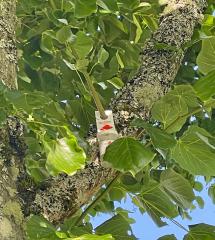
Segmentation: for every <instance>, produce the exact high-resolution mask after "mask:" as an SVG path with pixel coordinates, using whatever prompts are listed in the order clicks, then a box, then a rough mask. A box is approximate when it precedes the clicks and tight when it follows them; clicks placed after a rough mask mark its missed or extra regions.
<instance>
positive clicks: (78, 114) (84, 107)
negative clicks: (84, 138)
mask: <svg viewBox="0 0 215 240" xmlns="http://www.w3.org/2000/svg"><path fill="white" fill-rule="evenodd" d="M69 104H70V107H71V111H72V113H73V114H74V120H76V122H77V123H78V124H79V125H80V126H81V127H82V129H83V131H85V132H86V131H87V130H88V129H89V126H90V124H92V123H94V122H95V108H94V106H93V105H91V104H90V103H89V102H88V101H86V100H85V99H83V98H81V99H79V100H72V101H70V102H69ZM82 129H81V130H82Z"/></svg>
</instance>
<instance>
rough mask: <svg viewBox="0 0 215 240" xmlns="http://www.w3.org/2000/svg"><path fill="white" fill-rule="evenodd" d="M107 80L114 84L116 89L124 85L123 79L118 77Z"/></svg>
mask: <svg viewBox="0 0 215 240" xmlns="http://www.w3.org/2000/svg"><path fill="white" fill-rule="evenodd" d="M107 82H109V83H110V84H112V85H113V86H114V87H115V88H116V89H121V88H122V87H123V86H124V83H123V81H122V80H121V78H118V77H114V78H111V79H110V80H107Z"/></svg>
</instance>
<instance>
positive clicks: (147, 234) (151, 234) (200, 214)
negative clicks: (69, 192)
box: [93, 177, 215, 240]
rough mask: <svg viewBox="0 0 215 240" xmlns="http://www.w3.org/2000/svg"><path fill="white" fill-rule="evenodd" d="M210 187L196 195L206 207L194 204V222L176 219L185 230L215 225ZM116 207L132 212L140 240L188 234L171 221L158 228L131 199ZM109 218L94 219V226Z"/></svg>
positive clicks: (214, 212)
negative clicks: (208, 191) (191, 227)
mask: <svg viewBox="0 0 215 240" xmlns="http://www.w3.org/2000/svg"><path fill="white" fill-rule="evenodd" d="M198 181H201V182H203V178H200V177H199V178H198ZM208 187H209V185H206V186H204V190H203V191H202V192H201V193H199V192H196V195H199V196H201V197H202V198H203V199H204V201H205V206H204V208H203V209H200V208H199V207H198V205H197V203H196V202H194V204H195V205H196V206H197V207H196V209H194V210H193V211H192V212H191V213H190V215H191V217H192V220H182V219H181V217H178V218H176V220H177V221H178V222H179V223H180V224H181V225H183V226H184V227H185V228H188V225H192V224H198V223H207V224H211V225H215V205H214V204H213V203H212V201H211V199H210V198H209V197H208V193H207V190H208ZM116 206H117V207H118V206H120V207H122V208H124V209H127V210H130V211H132V213H131V214H129V215H130V216H131V217H132V218H134V219H135V220H136V223H135V224H133V225H132V229H133V232H134V234H135V236H136V237H137V238H138V239H139V240H157V239H158V238H159V237H161V236H163V235H166V234H175V236H176V237H177V240H182V239H183V236H184V235H185V234H186V232H185V231H184V230H182V229H181V228H179V227H178V226H176V225H175V224H174V223H172V222H171V221H169V220H166V222H167V223H168V225H167V226H165V227H162V228H158V227H157V226H156V225H155V224H154V222H153V221H152V220H151V218H150V217H149V216H148V215H147V214H144V215H142V214H141V213H140V212H139V210H138V208H137V207H136V206H134V205H133V203H132V202H131V199H129V198H127V200H126V202H123V201H122V203H116ZM108 218H110V215H107V214H101V215H100V216H99V217H96V218H94V219H93V225H94V226H98V225H99V224H101V223H102V222H103V221H105V220H107V219H108Z"/></svg>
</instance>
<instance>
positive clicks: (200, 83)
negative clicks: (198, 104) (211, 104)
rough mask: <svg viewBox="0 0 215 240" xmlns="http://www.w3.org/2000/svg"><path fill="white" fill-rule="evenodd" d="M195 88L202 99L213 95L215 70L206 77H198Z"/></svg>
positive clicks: (214, 90)
mask: <svg viewBox="0 0 215 240" xmlns="http://www.w3.org/2000/svg"><path fill="white" fill-rule="evenodd" d="M214 40H215V39H214ZM194 89H195V90H196V93H197V95H198V97H199V98H200V99H201V100H202V101H206V100H209V99H210V98H211V97H213V96H214V95H215V70H213V71H211V72H210V73H208V74H207V75H206V76H205V77H202V78H200V79H198V80H197V81H196V83H195V84H194Z"/></svg>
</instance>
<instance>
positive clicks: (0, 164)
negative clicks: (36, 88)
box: [0, 0, 25, 240]
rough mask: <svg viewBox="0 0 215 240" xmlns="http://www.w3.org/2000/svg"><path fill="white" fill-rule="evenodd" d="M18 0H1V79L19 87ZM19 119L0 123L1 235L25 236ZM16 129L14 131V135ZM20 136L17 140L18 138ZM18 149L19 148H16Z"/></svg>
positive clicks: (4, 238) (5, 239)
mask: <svg viewBox="0 0 215 240" xmlns="http://www.w3.org/2000/svg"><path fill="white" fill-rule="evenodd" d="M15 12H16V0H0V81H1V82H3V83H4V84H5V85H6V86H8V87H9V88H13V89H16V88H17V84H16V43H15V23H16V14H15ZM16 123H17V119H14V118H9V119H8V122H7V123H6V124H5V125H1V127H0V239H1V240H23V239H25V237H24V236H25V235H24V231H23V225H24V224H23V223H24V217H23V214H22V211H21V204H20V201H19V198H18V195H17V187H16V178H17V175H18V173H19V164H20V161H21V158H22V156H21V155H20V150H18V148H19V146H17V145H16V143H17V141H18V142H19V140H18V139H19V137H20V134H21V132H22V130H21V131H19V129H18V128H17V124H16ZM13 133H14V135H13ZM15 139H17V140H15ZM17 150H18V151H17Z"/></svg>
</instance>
